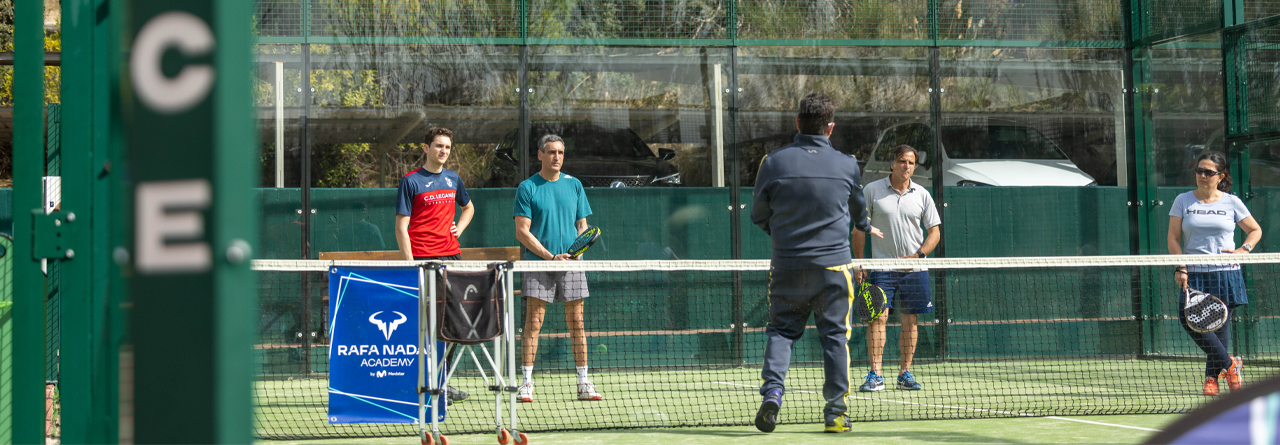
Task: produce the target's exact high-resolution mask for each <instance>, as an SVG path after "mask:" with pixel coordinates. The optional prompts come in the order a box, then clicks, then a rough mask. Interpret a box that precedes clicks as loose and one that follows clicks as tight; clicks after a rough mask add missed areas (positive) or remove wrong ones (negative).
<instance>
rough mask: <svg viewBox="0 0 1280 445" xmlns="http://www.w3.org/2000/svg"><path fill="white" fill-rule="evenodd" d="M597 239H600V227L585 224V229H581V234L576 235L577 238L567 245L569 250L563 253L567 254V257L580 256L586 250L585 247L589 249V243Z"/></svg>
mask: <svg viewBox="0 0 1280 445" xmlns="http://www.w3.org/2000/svg"><path fill="white" fill-rule="evenodd" d="M598 239H600V228H599V227H596V226H587V230H585V231H583V232H582V234H581V235H578V239H576V240H573V244H570V245H569V251H568V252H565V253H567V254H569V258H577V257H580V256H582V253H583V252H586V251H587V249H590V248H591V245H592V244H595V243H596V240H598Z"/></svg>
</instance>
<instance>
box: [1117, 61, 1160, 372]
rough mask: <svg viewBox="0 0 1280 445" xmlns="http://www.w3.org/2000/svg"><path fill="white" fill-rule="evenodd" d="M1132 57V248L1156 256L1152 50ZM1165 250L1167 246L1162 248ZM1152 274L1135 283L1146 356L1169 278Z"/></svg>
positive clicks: (1145, 272)
mask: <svg viewBox="0 0 1280 445" xmlns="http://www.w3.org/2000/svg"><path fill="white" fill-rule="evenodd" d="M1126 52H1127V53H1129V57H1128V58H1127V60H1126V65H1128V68H1129V69H1128V70H1127V72H1126V73H1125V77H1126V80H1125V89H1126V98H1127V99H1128V100H1127V102H1128V104H1127V105H1126V107H1127V108H1128V109H1127V110H1126V113H1125V114H1126V120H1127V123H1128V129H1129V130H1128V135H1127V137H1128V138H1129V141H1128V150H1130V156H1129V162H1131V163H1132V165H1131V166H1130V167H1129V169H1130V170H1129V172H1130V176H1129V177H1130V179H1129V199H1130V201H1129V209H1130V210H1129V216H1130V227H1131V230H1130V236H1131V237H1132V241H1131V242H1132V244H1131V246H1130V248H1131V251H1132V253H1134V254H1146V253H1151V252H1152V249H1153V248H1152V244H1153V241H1152V240H1151V239H1150V237H1152V236H1153V234H1154V233H1158V232H1156V230H1155V229H1156V227H1154V226H1153V225H1152V224H1153V223H1152V220H1153V218H1152V215H1150V209H1151V208H1153V207H1154V205H1148V204H1150V203H1151V202H1152V201H1154V200H1155V199H1154V197H1155V186H1154V183H1153V182H1152V181H1151V178H1150V175H1151V173H1152V172H1154V171H1155V169H1154V168H1152V167H1153V165H1152V159H1150V158H1151V157H1152V155H1151V153H1152V147H1153V145H1152V144H1154V140H1153V139H1152V136H1151V128H1152V125H1153V122H1152V120H1151V104H1150V95H1149V94H1148V90H1149V88H1150V85H1151V77H1150V76H1151V74H1150V72H1151V71H1150V68H1151V60H1150V57H1149V55H1150V50H1149V49H1147V48H1137V49H1132V50H1129V51H1126ZM1159 245H1161V246H1163V244H1159ZM1157 272H1158V271H1152V270H1150V268H1140V269H1139V270H1136V271H1135V272H1134V273H1135V277H1134V281H1135V284H1136V286H1137V288H1138V290H1137V295H1135V297H1134V303H1135V308H1134V311H1135V312H1134V315H1135V316H1136V317H1137V318H1138V320H1139V322H1140V323H1141V326H1142V328H1141V329H1142V340H1141V341H1142V349H1141V350H1140V351H1141V353H1142V354H1144V355H1145V354H1153V353H1155V352H1156V349H1155V347H1156V345H1157V341H1158V339H1159V338H1160V336H1159V329H1158V326H1159V321H1158V317H1157V316H1158V315H1159V314H1158V312H1159V296H1158V295H1156V294H1155V290H1154V289H1155V286H1156V283H1157V281H1156V280H1160V279H1163V278H1165V275H1164V274H1160V273H1157Z"/></svg>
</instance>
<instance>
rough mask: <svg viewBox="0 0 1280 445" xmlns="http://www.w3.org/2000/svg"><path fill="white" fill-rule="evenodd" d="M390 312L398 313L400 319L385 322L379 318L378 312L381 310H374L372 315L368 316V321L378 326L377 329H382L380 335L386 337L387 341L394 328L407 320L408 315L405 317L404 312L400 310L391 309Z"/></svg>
mask: <svg viewBox="0 0 1280 445" xmlns="http://www.w3.org/2000/svg"><path fill="white" fill-rule="evenodd" d="M391 312H394V313H395V314H396V315H399V316H400V319H399V320H393V321H392V322H391V323H387V322H385V321H382V320H379V319H378V314H381V313H382V311H378V312H374V313H373V315H370V316H369V322H370V323H373V324H374V325H375V326H377V327H378V330H380V331H382V336H383V337H386V339H387V341H391V334H393V333H395V332H396V328H398V327H400V325H401V324H404V322H406V321H408V320H409V317H406V316H405V315H404V314H401V313H400V311H391Z"/></svg>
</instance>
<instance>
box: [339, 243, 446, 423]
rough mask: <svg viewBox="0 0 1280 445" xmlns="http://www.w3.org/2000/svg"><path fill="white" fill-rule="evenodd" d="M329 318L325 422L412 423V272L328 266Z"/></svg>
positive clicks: (414, 372) (415, 342) (441, 355)
mask: <svg viewBox="0 0 1280 445" xmlns="http://www.w3.org/2000/svg"><path fill="white" fill-rule="evenodd" d="M329 315H330V319H329V423H331V424H333V423H417V422H418V393H417V391H415V388H417V384H418V269H417V268H415V267H398V268H391V267H378V268H374V267H331V268H329ZM436 345H437V348H436V351H437V355H436V357H437V359H438V360H440V361H443V360H444V343H440V342H437V343H436ZM440 381H441V382H443V381H444V378H443V376H441V378H440ZM427 403H428V417H427V418H428V419H430V403H431V395H430V394H428V395H427ZM444 405H445V404H444V403H441V409H440V420H441V421H444V416H445V409H444Z"/></svg>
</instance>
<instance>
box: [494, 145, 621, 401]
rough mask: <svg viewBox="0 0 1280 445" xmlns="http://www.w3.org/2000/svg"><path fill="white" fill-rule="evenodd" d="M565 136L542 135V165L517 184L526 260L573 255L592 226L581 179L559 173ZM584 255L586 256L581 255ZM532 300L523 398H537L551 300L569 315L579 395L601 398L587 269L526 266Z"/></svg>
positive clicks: (526, 327)
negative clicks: (593, 361) (594, 369)
mask: <svg viewBox="0 0 1280 445" xmlns="http://www.w3.org/2000/svg"><path fill="white" fill-rule="evenodd" d="M564 154H565V153H564V141H563V140H561V139H560V137H559V136H556V135H553V134H548V135H546V136H543V137H542V138H541V139H539V140H538V160H539V161H542V170H541V171H539V172H538V174H536V175H533V176H532V177H530V178H529V179H526V180H524V182H521V183H520V187H519V188H517V189H516V205H515V212H514V214H515V222H516V239H517V240H520V244H521V245H523V246H524V259H526V260H554V261H567V260H570V258H569V254H567V253H565V252H567V251H568V250H569V246H570V245H572V244H573V240H574V239H576V238H577V237H578V235H579V234H581V233H582V232H584V231H586V230H587V216H590V215H591V205H590V204H588V203H587V194H586V192H585V191H584V190H583V189H582V182H581V181H578V179H577V178H574V177H572V176H569V175H566V174H563V173H560V167H561V166H563V165H564ZM577 259H581V257H579V258H577ZM522 291H523V294H524V296H525V301H526V302H528V307H527V308H526V309H527V310H526V311H525V318H524V333H523V334H522V335H521V340H522V342H521V351H520V358H521V362H522V363H521V364H522V366H523V370H524V384H522V385H520V398H519V400H520V401H521V402H532V401H533V361H534V358H535V357H536V355H537V353H538V331H539V330H541V329H542V321H543V316H545V315H546V309H547V303H552V302H555V301H562V302H564V321H565V324H567V325H568V326H569V338H570V339H571V340H572V343H573V361H574V364H575V365H577V367H578V388H577V389H578V400H601V399H603V397H601V396H600V394H599V393H597V392H596V387H595V384H593V383H591V380H588V379H587V335H586V329H585V327H584V325H583V321H582V320H583V318H582V302H583V299H584V298H587V297H588V296H589V294H588V292H587V276H586V273H585V272H581V271H578V272H525V273H524V287H523V289H522Z"/></svg>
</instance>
